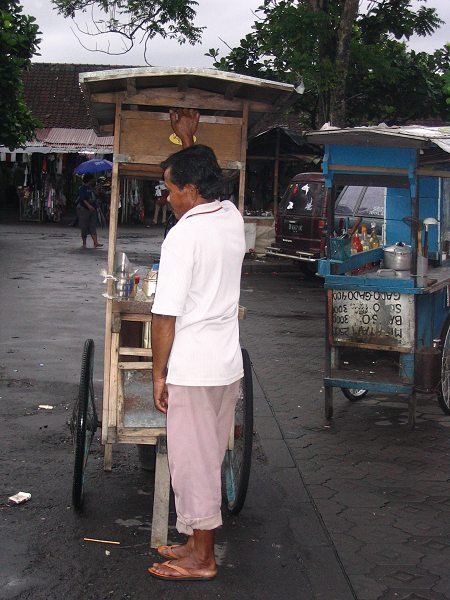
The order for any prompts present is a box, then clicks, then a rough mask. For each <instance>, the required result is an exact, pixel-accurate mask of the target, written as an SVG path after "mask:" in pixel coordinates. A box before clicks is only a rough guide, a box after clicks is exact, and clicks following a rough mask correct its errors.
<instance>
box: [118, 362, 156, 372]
mask: <svg viewBox="0 0 450 600" xmlns="http://www.w3.org/2000/svg"><path fill="white" fill-rule="evenodd" d="M118 367H119V370H124V371H143V370H145V369H152V368H153V363H152V362H147V361H146V362H131V361H130V362H120V363H119V365H118Z"/></svg>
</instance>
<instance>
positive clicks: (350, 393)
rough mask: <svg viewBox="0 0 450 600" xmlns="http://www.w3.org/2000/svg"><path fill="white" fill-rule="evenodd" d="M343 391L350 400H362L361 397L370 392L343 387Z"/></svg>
mask: <svg viewBox="0 0 450 600" xmlns="http://www.w3.org/2000/svg"><path fill="white" fill-rule="evenodd" d="M341 392H342V393H343V394H344V396H345V397H346V398H347V400H350V402H356V401H357V400H361V398H364V397H365V396H367V394H368V391H367V390H357V389H354V388H341Z"/></svg>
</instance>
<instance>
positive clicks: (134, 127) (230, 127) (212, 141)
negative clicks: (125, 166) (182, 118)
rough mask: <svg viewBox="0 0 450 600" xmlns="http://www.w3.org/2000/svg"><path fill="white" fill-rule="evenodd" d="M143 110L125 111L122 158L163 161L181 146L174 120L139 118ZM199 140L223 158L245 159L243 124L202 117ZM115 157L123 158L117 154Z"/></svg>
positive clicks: (140, 160)
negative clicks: (226, 122) (172, 125)
mask: <svg viewBox="0 0 450 600" xmlns="http://www.w3.org/2000/svg"><path fill="white" fill-rule="evenodd" d="M141 114H144V113H133V112H126V113H123V119H122V132H121V136H120V151H119V154H121V155H123V156H122V157H121V159H122V161H124V159H125V162H141V163H145V164H158V165H159V164H160V162H162V160H165V159H166V158H167V157H168V156H169V155H170V154H173V153H174V152H176V151H177V150H180V149H181V146H179V145H178V144H175V143H173V142H172V141H171V139H172V140H173V139H174V138H173V131H172V128H171V126H170V121H168V120H154V119H149V120H141V119H136V118H135V117H136V115H141ZM196 140H197V143H199V144H205V145H207V146H211V147H212V148H214V151H215V153H216V156H217V158H218V160H219V162H221V163H229V162H230V161H241V163H242V160H241V156H242V151H241V147H242V144H243V141H242V135H241V126H240V124H238V123H232V124H224V123H207V122H203V121H202V120H201V119H200V123H199V126H198V130H197V133H196ZM244 155H245V153H244ZM115 160H119V158H118V157H115ZM244 164H245V161H244Z"/></svg>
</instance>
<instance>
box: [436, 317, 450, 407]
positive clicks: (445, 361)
mask: <svg viewBox="0 0 450 600" xmlns="http://www.w3.org/2000/svg"><path fill="white" fill-rule="evenodd" d="M437 398H438V402H439V406H440V407H441V410H442V412H443V413H444V414H445V415H450V324H448V325H447V330H446V332H445V339H444V343H443V345H442V358H441V381H440V384H439V387H438V393H437Z"/></svg>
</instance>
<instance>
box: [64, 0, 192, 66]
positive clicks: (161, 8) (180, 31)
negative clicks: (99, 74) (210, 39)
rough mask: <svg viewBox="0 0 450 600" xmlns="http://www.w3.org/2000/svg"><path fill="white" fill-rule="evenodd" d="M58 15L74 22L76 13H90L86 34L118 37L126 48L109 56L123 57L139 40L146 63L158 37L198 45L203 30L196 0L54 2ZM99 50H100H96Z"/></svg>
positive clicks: (78, 0)
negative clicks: (150, 46) (197, 21)
mask: <svg viewBox="0 0 450 600" xmlns="http://www.w3.org/2000/svg"><path fill="white" fill-rule="evenodd" d="M52 2H53V4H54V5H55V7H56V8H57V11H58V13H60V14H62V15H64V16H65V17H69V18H71V19H75V18H76V16H77V13H80V12H82V13H84V12H87V11H90V12H91V15H92V26H91V28H88V29H86V30H84V31H81V30H80V31H81V32H82V33H84V34H87V35H92V36H95V37H96V38H98V36H101V35H103V34H111V33H112V34H119V35H120V36H121V37H122V39H123V40H124V41H125V49H124V50H122V51H120V52H113V51H111V50H110V49H109V48H108V50H105V52H106V53H107V54H124V53H126V52H128V51H129V50H131V48H132V47H133V46H134V44H135V43H136V41H138V42H139V43H140V42H144V58H145V60H146V61H147V51H148V43H149V42H150V40H152V39H153V38H154V37H155V36H157V35H159V36H161V37H162V38H173V39H177V41H178V42H179V43H180V44H184V43H186V42H189V43H190V44H195V43H196V42H198V41H199V40H200V37H201V34H202V31H203V28H202V27H195V26H194V25H193V21H194V19H195V15H196V12H195V8H196V7H197V6H198V2H196V1H195V0H157V1H149V0H52ZM96 50H100V49H99V48H98V47H96Z"/></svg>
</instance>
